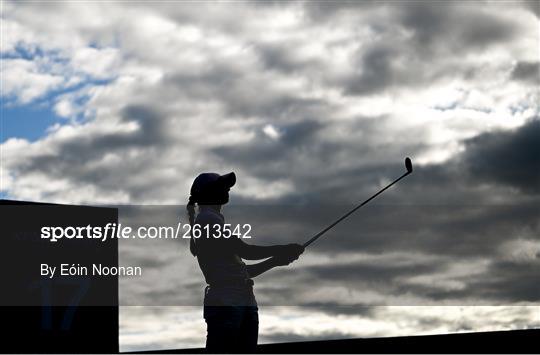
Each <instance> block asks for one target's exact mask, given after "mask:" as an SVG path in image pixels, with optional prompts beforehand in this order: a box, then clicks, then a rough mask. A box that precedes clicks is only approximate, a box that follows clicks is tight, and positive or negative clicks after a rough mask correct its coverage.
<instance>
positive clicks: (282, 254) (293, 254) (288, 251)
mask: <svg viewBox="0 0 540 355" xmlns="http://www.w3.org/2000/svg"><path fill="white" fill-rule="evenodd" d="M303 252H304V247H303V246H302V245H300V244H296V243H295V244H286V245H282V246H281V249H280V251H279V253H278V254H277V255H276V257H277V258H279V259H280V260H288V259H291V262H292V261H294V260H296V259H298V257H299V256H300V254H302V253H303Z"/></svg>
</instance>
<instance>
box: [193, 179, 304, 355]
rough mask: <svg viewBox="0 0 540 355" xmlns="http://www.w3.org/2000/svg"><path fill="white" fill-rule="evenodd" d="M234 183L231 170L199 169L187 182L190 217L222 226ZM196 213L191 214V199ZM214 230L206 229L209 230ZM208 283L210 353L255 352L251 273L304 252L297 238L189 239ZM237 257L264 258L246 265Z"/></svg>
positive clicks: (196, 221) (255, 318) (214, 227)
mask: <svg viewBox="0 0 540 355" xmlns="http://www.w3.org/2000/svg"><path fill="white" fill-rule="evenodd" d="M235 183H236V176H235V174H234V173H229V174H226V175H219V174H215V173H203V174H200V175H199V176H197V178H196V179H195V181H194V182H193V185H192V187H191V196H190V197H189V203H188V206H187V210H188V214H189V221H190V224H191V225H192V227H193V225H198V228H200V230H201V231H204V230H205V229H204V227H205V226H207V227H206V228H209V230H210V233H214V232H219V229H220V228H221V231H223V229H222V228H223V225H224V223H225V219H224V217H223V215H222V214H221V206H222V205H224V204H226V203H227V202H229V190H230V188H231V187H232V186H234V184H235ZM196 204H197V205H198V206H199V214H198V215H197V217H196V218H195V205H196ZM214 235H218V234H210V236H214ZM190 250H191V253H192V254H193V255H194V256H196V257H197V260H198V262H199V266H200V268H201V270H202V272H203V274H204V278H205V279H206V283H207V284H208V286H207V287H206V289H205V294H204V319H205V321H206V324H207V336H206V349H207V351H209V352H212V353H216V352H218V353H241V352H254V351H255V348H256V345H257V338H258V334H259V316H258V308H257V302H256V300H255V296H254V295H253V280H252V279H251V278H253V277H256V276H258V275H260V274H262V273H263V272H265V271H268V270H270V269H271V268H273V267H275V266H282V265H288V264H290V263H291V262H293V261H294V260H296V259H298V257H299V256H300V254H302V253H303V252H304V247H303V246H301V245H299V244H288V245H275V246H255V245H249V244H247V243H245V242H244V241H243V240H242V239H240V238H239V237H238V236H234V235H233V236H231V237H229V238H225V237H221V238H214V237H210V238H207V237H206V232H204V233H202V236H200V237H199V238H194V237H193V234H192V237H191V240H190ZM242 259H248V260H258V259H267V260H265V261H262V262H260V263H257V264H254V265H246V264H245V263H244V262H243V261H242Z"/></svg>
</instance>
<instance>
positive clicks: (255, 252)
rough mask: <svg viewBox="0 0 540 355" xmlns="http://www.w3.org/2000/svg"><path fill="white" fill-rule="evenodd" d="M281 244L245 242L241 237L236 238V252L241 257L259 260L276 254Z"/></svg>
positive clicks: (280, 248)
mask: <svg viewBox="0 0 540 355" xmlns="http://www.w3.org/2000/svg"><path fill="white" fill-rule="evenodd" d="M282 248H283V246H282V245H273V246H260V245H251V244H247V243H246V242H244V241H243V240H241V239H238V245H237V254H238V256H239V257H241V258H242V259H246V260H260V259H266V258H270V257H272V256H276V255H277V254H278V253H279V252H280V251H281V250H282Z"/></svg>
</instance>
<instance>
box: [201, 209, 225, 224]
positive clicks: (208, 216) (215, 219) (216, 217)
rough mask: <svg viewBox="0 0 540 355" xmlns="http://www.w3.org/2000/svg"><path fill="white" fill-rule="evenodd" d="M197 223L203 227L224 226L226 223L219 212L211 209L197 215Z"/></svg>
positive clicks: (203, 210)
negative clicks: (208, 225) (207, 225)
mask: <svg viewBox="0 0 540 355" xmlns="http://www.w3.org/2000/svg"><path fill="white" fill-rule="evenodd" d="M195 223H196V224H201V225H206V224H210V225H214V224H223V223H225V219H224V218H223V215H222V214H220V213H218V212H215V211H213V210H211V209H202V210H201V211H200V212H199V214H198V215H197V218H196V220H195Z"/></svg>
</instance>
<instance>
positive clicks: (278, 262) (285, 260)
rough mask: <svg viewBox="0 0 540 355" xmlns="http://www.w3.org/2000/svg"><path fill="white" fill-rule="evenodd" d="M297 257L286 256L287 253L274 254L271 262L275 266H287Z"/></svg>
mask: <svg viewBox="0 0 540 355" xmlns="http://www.w3.org/2000/svg"><path fill="white" fill-rule="evenodd" d="M296 259H298V256H288V255H280V256H274V257H273V258H272V263H273V264H274V265H275V266H287V265H289V264H290V263H292V262H293V261H295V260H296Z"/></svg>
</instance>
